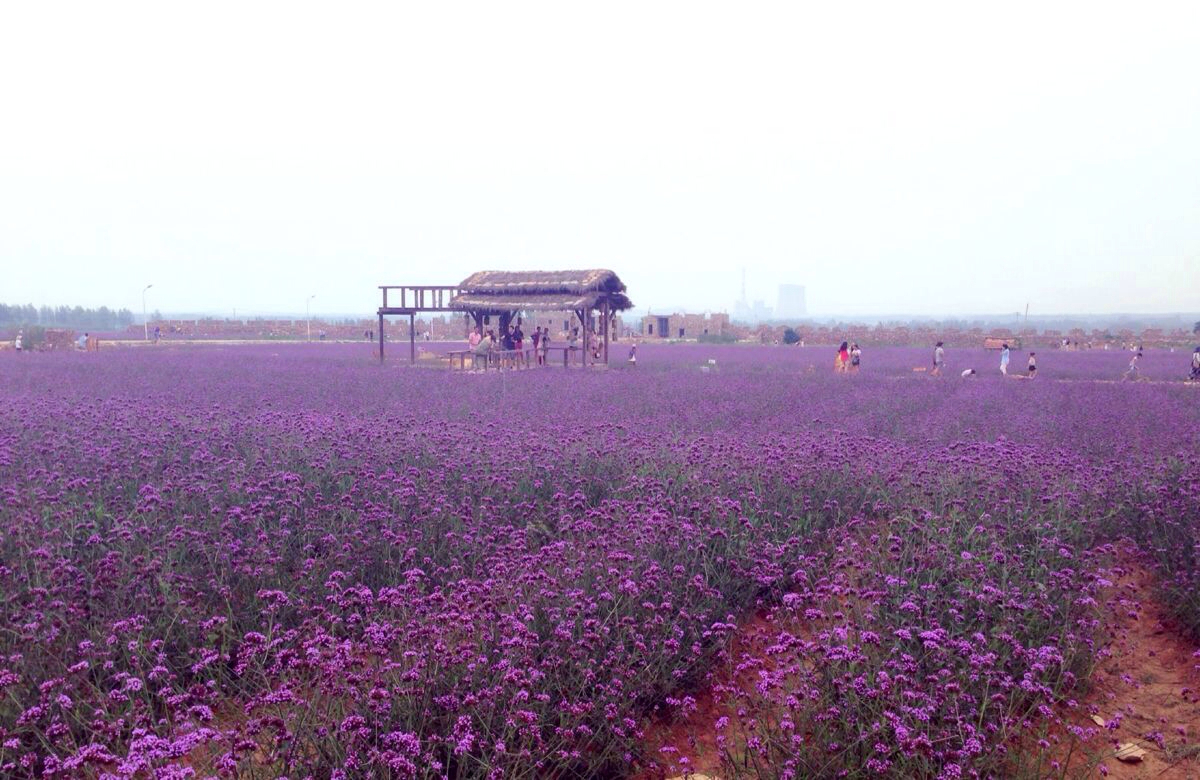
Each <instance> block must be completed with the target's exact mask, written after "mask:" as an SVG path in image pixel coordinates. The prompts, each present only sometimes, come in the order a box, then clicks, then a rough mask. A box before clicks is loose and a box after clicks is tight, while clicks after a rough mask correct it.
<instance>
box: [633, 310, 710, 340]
mask: <svg viewBox="0 0 1200 780" xmlns="http://www.w3.org/2000/svg"><path fill="white" fill-rule="evenodd" d="M728 331H729V315H728V314H725V313H723V312H722V313H719V314H680V313H678V312H677V313H675V314H647V315H646V316H645V317H642V331H641V335H642V336H645V337H647V338H656V339H659V338H661V339H698V338H700V337H701V336H724V335H725V334H726V333H727V332H728Z"/></svg>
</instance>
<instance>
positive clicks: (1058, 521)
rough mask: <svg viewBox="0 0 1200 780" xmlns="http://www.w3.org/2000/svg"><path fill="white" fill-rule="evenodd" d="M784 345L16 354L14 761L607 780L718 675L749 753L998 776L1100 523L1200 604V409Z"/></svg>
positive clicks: (1074, 656)
mask: <svg viewBox="0 0 1200 780" xmlns="http://www.w3.org/2000/svg"><path fill="white" fill-rule="evenodd" d="M721 349H725V350H733V349H734V348H721ZM786 349H787V348H778V349H773V348H751V349H740V351H737V352H732V351H731V352H729V354H730V355H733V357H731V358H728V359H727V358H726V357H725V354H726V353H725V352H721V353H720V354H721V357H720V359H719V361H718V370H716V371H708V372H706V373H701V372H700V371H699V366H698V364H699V363H700V360H695V361H692V359H691V358H692V357H693V356H694V357H697V358H699V357H700V356H701V353H700V351H699V350H695V351H689V350H680V351H672V350H671V348H659V349H657V350H656V349H645V350H642V351H640V353H639V365H638V367H637V369H623V368H622V369H614V370H611V371H608V372H586V373H585V372H580V371H563V370H549V369H548V370H544V371H528V372H514V373H511V374H503V375H497V374H490V375H473V374H467V375H461V374H450V373H448V372H443V371H431V370H421V369H411V370H409V369H404V370H400V369H398V368H397V367H395V366H394V365H389V366H385V367H382V368H381V367H379V366H377V365H375V364H374V363H373V362H372V359H371V355H370V354H369V353H368V352H366V350H365V349H362V348H358V347H353V348H351V347H339V346H334V345H321V346H320V348H318V347H317V346H315V345H314V346H311V347H304V346H281V347H279V348H271V347H236V348H211V349H208V348H200V349H196V348H192V349H172V348H164V349H161V350H150V349H146V350H128V351H120V350H111V351H108V352H101V353H88V354H73V353H71V354H63V355H55V354H47V355H36V356H22V357H21V358H20V359H18V358H16V357H15V356H11V355H8V356H6V355H0V358H3V360H0V491H2V499H3V503H2V505H0V528H2V535H0V594H3V596H2V598H0V775H3V776H6V777H41V776H46V777H75V776H94V777H112V778H117V777H140V776H156V777H189V776H197V777H205V776H224V777H233V776H249V777H257V776H261V777H277V776H283V775H286V776H289V777H306V776H312V777H347V778H348V777H370V776H373V777H501V776H503V777H545V776H559V777H573V776H622V775H627V774H629V773H631V772H633V771H636V770H637V769H638V768H639V767H640V768H643V769H645V768H650V767H653V766H655V765H663V764H665V763H669V762H667V761H664V759H663V758H662V756H660V755H659V754H656V753H651V751H648V750H647V749H646V746H645V741H644V739H643V732H644V729H645V727H646V724H647V723H648V722H649V721H650V720H651V719H655V718H662V717H663V716H664V714H667V713H670V712H678V713H679V714H681V715H687V714H689V713H691V712H693V711H694V710H695V707H696V701H695V699H694V698H692V697H693V695H694V694H695V693H696V692H697V691H699V690H704V689H707V688H710V687H713V686H715V688H716V693H717V696H718V698H719V699H720V700H721V702H722V704H723V705H724V706H727V707H728V710H729V714H728V716H723V717H726V720H725V722H724V723H723V724H721V728H720V729H718V730H719V731H720V733H721V734H722V735H727V736H723V737H722V740H723V742H724V744H723V748H722V749H723V750H724V752H725V754H726V766H727V769H728V770H729V771H731V772H736V771H741V772H745V773H747V774H756V775H763V776H771V777H774V776H779V777H812V776H833V775H837V774H839V773H841V772H843V771H846V772H849V773H850V774H864V775H865V774H870V773H875V774H883V775H892V776H906V777H907V776H931V777H932V776H945V777H952V776H962V777H968V776H985V775H989V774H990V775H995V774H998V773H1002V769H1003V767H1004V766H1006V764H1005V762H1006V761H1010V760H1012V756H1011V754H1012V753H1013V751H1014V748H1015V746H1016V745H1018V744H1022V745H1024V744H1026V743H1024V742H1021V740H1023V739H1024V738H1026V737H1028V736H1030V735H1033V739H1034V740H1036V738H1037V735H1040V734H1041V733H1042V732H1043V731H1044V730H1045V729H1046V728H1048V726H1049V725H1051V724H1052V723H1053V722H1054V721H1055V718H1056V717H1057V715H1056V711H1057V710H1058V709H1059V708H1061V707H1062V706H1065V702H1066V701H1067V700H1068V699H1069V694H1070V693H1071V691H1072V690H1073V689H1075V688H1076V687H1077V685H1078V683H1079V682H1080V679H1081V677H1082V675H1084V674H1086V670H1087V669H1088V666H1089V664H1090V663H1091V661H1092V659H1093V657H1094V653H1095V649H1096V647H1097V643H1098V641H1099V633H1098V632H1099V630H1100V623H1099V619H1098V615H1097V606H1096V601H1095V599H1096V594H1097V591H1098V589H1099V588H1100V587H1102V584H1103V582H1104V577H1105V575H1106V573H1107V572H1106V567H1107V566H1108V563H1109V560H1110V557H1111V552H1112V546H1111V545H1112V543H1113V542H1114V541H1115V540H1117V539H1120V538H1122V537H1125V536H1129V537H1132V538H1134V539H1135V540H1137V541H1138V543H1139V544H1142V545H1144V547H1145V549H1146V550H1147V552H1149V553H1150V554H1151V555H1153V556H1154V557H1155V559H1156V561H1158V562H1159V564H1160V566H1161V567H1162V568H1161V571H1162V572H1163V575H1164V576H1163V582H1164V586H1165V587H1167V588H1169V589H1171V591H1172V592H1174V593H1180V594H1183V593H1188V594H1195V593H1197V592H1200V590H1198V589H1197V588H1196V585H1197V584H1200V583H1197V577H1198V576H1200V575H1198V573H1197V572H1198V570H1200V566H1198V565H1197V561H1198V560H1200V558H1198V555H1197V553H1198V552H1200V537H1197V531H1196V529H1197V527H1200V525H1198V523H1197V520H1200V515H1198V514H1197V511H1198V507H1200V479H1198V470H1197V469H1198V464H1200V458H1198V457H1197V453H1196V446H1195V443H1196V441H1198V438H1197V436H1198V434H1200V413H1198V411H1197V407H1198V405H1197V404H1196V403H1195V401H1196V398H1195V397H1194V393H1193V392H1192V389H1191V388H1186V387H1179V386H1169V385H1159V384H1137V385H1133V384H1130V385H1111V384H1102V383H1094V382H1075V383H1055V382H1050V381H1045V382H1043V381H1042V380H1043V377H1039V379H1038V380H1036V381H1035V382H1015V381H1003V380H999V379H996V380H995V381H991V380H988V381H979V382H976V383H974V384H970V383H967V382H957V381H951V380H946V381H941V382H939V381H937V380H928V379H926V378H918V377H913V376H911V375H909V374H906V373H903V372H901V371H899V370H895V371H880V372H879V373H877V374H873V373H872V372H871V370H870V363H868V364H867V367H866V368H864V370H863V372H862V373H860V374H859V375H857V376H854V377H849V378H848V377H835V376H832V375H831V374H827V373H821V374H815V375H809V374H807V373H806V372H805V370H804V368H803V366H801V365H800V364H799V363H798V362H797V359H796V356H797V355H799V354H800V352H799V351H793V352H787V351H785V350H786ZM896 352H898V353H902V352H903V351H902V350H897V351H896ZM781 356H782V357H781ZM1086 357H1087V355H1080V356H1072V359H1078V360H1080V361H1082V360H1083V359H1084V358H1086ZM907 360H908V356H907V354H899V355H885V354H883V353H882V352H881V354H880V355H879V361H880V364H881V365H883V364H886V363H887V362H888V361H892V362H894V363H895V364H896V365H903V364H904V363H905V362H906V361H907ZM827 362H828V361H827ZM1042 365H1043V367H1044V368H1043V370H1044V371H1046V373H1047V374H1048V373H1049V371H1050V366H1051V365H1052V362H1051V360H1050V359H1049V358H1047V359H1046V360H1045V361H1044V362H1043V364H1042ZM1081 365H1082V363H1081ZM1079 370H1080V371H1082V370H1083V369H1079ZM1191 598H1192V599H1194V598H1195V597H1194V596H1191ZM1177 603H1178V605H1179V606H1178V609H1179V610H1180V613H1181V615H1184V616H1185V617H1188V616H1190V617H1189V619H1190V620H1192V625H1193V626H1200V603H1196V602H1195V601H1194V600H1193V601H1190V602H1189V601H1188V600H1187V599H1186V598H1181V599H1179V600H1178V601H1177ZM755 611H759V612H760V613H761V614H762V615H763V616H764V620H765V621H766V622H767V623H768V624H769V625H770V626H771V627H772V630H771V631H766V632H762V633H759V634H753V635H751V636H750V638H748V639H745V640H744V641H738V642H731V638H733V637H734V636H736V635H738V634H739V633H740V632H739V630H738V626H739V625H740V624H741V623H742V622H744V621H745V620H746V618H747V617H748V616H749V615H751V614H753V613H754V612H755Z"/></svg>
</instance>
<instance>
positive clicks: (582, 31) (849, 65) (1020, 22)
mask: <svg viewBox="0 0 1200 780" xmlns="http://www.w3.org/2000/svg"><path fill="white" fill-rule="evenodd" d="M0 266H2V267H3V273H2V274H0V301H3V302H12V303H26V302H32V303H36V304H42V303H50V304H58V303H71V304H83V305H101V304H106V305H109V306H126V307H129V308H131V309H134V310H138V311H140V308H141V290H142V288H143V287H144V286H145V285H146V284H150V283H153V284H154V288H153V289H152V290H151V291H150V293H149V295H148V301H149V305H150V308H151V309H153V308H158V309H161V310H163V311H164V312H170V311H200V312H212V313H216V314H220V313H232V311H233V309H234V308H235V307H236V309H237V310H238V312H239V313H242V312H251V311H257V312H298V311H303V309H304V300H305V298H306V297H307V296H308V295H310V294H313V293H315V294H316V295H317V297H316V299H314V301H313V311H314V312H316V313H322V312H339V313H340V312H355V311H361V312H363V313H364V315H365V314H369V313H370V312H372V311H373V309H374V308H375V307H376V306H377V305H378V294H377V290H376V289H375V288H376V286H377V285H379V284H382V283H390V284H399V283H427V284H436V283H450V284H453V283H456V282H458V281H459V280H461V279H462V278H463V277H464V276H466V275H467V274H468V273H470V272H471V271H474V270H478V269H487V268H503V269H525V268H529V269H540V268H578V267H596V266H600V267H608V268H612V269H613V270H615V271H616V272H617V273H618V274H619V275H620V276H621V277H622V279H624V280H625V282H626V284H627V285H628V286H629V293H630V296H631V297H632V298H633V300H634V302H635V303H636V304H637V306H638V309H639V310H644V309H645V308H646V307H654V308H659V309H664V308H673V307H687V308H689V309H692V310H704V309H712V310H721V309H731V308H732V306H733V304H734V302H735V301H736V300H737V298H738V297H739V286H740V278H741V268H742V267H743V266H744V267H745V268H746V273H747V279H748V285H747V286H748V293H749V297H750V298H752V299H753V298H765V299H767V301H768V303H770V304H773V303H774V299H775V290H776V285H777V284H779V283H780V282H794V283H801V284H805V285H807V288H808V301H809V311H810V313H812V314H815V315H824V314H835V313H837V314H851V315H853V314H863V315H867V314H870V313H893V312H905V313H916V314H933V315H938V314H962V313H992V312H995V313H999V312H1011V311H1016V310H1018V309H1021V308H1023V307H1024V305H1025V303H1026V302H1029V303H1030V304H1031V305H1032V311H1033V312H1034V313H1048V312H1081V313H1083V312H1119V311H1146V312H1164V311H1196V310H1198V309H1200V2H1196V0H1188V1H1187V2H1179V3H1154V2H1147V3H1131V2H1120V3H1111V4H1110V3H1097V2H1080V3H1054V2H1034V3H1013V2H1006V3H986V4H985V3H964V2H958V1H956V2H947V3H939V4H932V5H931V4H924V3H915V2H887V3H879V4H869V3H800V2H789V3H782V4H777V5H776V4H760V3H733V2H729V3H723V4H709V3H701V2H695V1H694V0H693V1H689V2H681V3H655V2H648V1H647V0H639V2H631V3H620V2H612V1H611V0H609V1H606V2H602V3H587V4H584V3H572V2H566V1H565V0H554V1H553V2H546V3H537V4H528V3H518V2H495V1H494V0H492V1H491V2H485V3H478V4H474V3H471V4H467V3H452V2H422V3H397V2H390V3H383V4H379V5H362V4H356V3H324V4H320V5H313V6H309V5H308V4H303V3H297V2H288V3H279V4H268V3H256V2H249V1H248V0H239V1H238V2H233V3H220V2H203V3H187V4H184V3H172V2H162V1H161V0H155V2H148V3H145V4H137V5H131V4H127V3H120V2H88V3H81V4H77V5H76V4H62V3H56V2H45V1H43V0H39V1H38V2H24V3H21V2H15V3H6V4H4V7H3V10H0Z"/></svg>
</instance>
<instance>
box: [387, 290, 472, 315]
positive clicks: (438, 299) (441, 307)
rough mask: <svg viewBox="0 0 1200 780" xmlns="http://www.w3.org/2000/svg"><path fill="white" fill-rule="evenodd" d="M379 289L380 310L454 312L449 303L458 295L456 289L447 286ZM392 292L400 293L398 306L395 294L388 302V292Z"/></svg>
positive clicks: (393, 293)
mask: <svg viewBox="0 0 1200 780" xmlns="http://www.w3.org/2000/svg"><path fill="white" fill-rule="evenodd" d="M379 289H380V290H382V291H383V306H381V307H380V308H382V309H410V310H412V311H454V309H451V308H450V301H451V300H453V299H454V296H456V295H458V288H457V287H452V286H448V285H416V284H389V285H380V286H379ZM394 290H399V291H400V292H399V295H400V302H399V304H397V303H396V293H395V292H392V294H391V300H390V301H389V300H388V293H389V291H394Z"/></svg>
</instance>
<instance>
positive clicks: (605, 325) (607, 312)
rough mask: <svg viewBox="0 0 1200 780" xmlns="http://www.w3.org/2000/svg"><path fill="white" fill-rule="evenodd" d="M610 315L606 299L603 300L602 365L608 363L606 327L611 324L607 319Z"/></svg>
mask: <svg viewBox="0 0 1200 780" xmlns="http://www.w3.org/2000/svg"><path fill="white" fill-rule="evenodd" d="M611 317H612V313H611V312H610V311H609V308H608V301H605V302H604V365H605V366H607V365H608V329H609V327H610V326H611V325H610V322H609V319H610V318H611Z"/></svg>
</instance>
